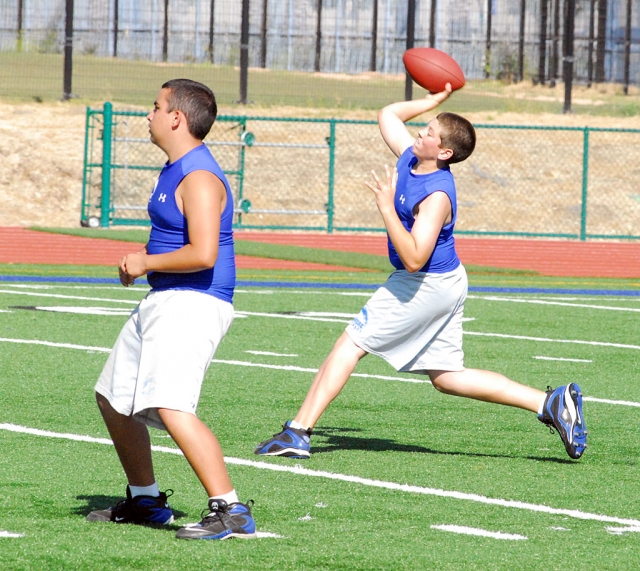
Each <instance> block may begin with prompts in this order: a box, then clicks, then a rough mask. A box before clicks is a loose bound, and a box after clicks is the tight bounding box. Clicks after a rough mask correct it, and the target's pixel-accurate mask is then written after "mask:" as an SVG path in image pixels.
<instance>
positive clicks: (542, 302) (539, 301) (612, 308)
mask: <svg viewBox="0 0 640 571" xmlns="http://www.w3.org/2000/svg"><path fill="white" fill-rule="evenodd" d="M467 297H469V298H471V299H483V300H486V301H510V302H512V303H537V304H540V305H562V306H565V307H586V308H588V309H608V310H609V311H637V312H640V308H638V307H615V306H611V305H593V304H590V303H565V302H562V301H548V300H542V299H522V298H517V297H514V298H511V297H498V296H493V295H488V296H483V295H469V296H467Z"/></svg>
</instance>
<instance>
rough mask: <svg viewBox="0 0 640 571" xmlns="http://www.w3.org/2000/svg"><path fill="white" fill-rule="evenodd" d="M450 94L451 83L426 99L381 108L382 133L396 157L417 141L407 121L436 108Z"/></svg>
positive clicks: (400, 102) (379, 114)
mask: <svg viewBox="0 0 640 571" xmlns="http://www.w3.org/2000/svg"><path fill="white" fill-rule="evenodd" d="M449 95H451V84H449V83H447V85H446V87H445V90H444V91H441V92H440V93H430V94H429V95H427V96H426V97H425V98H424V99H415V100H413V101H399V102H397V103H392V104H391V105H387V106H386V107H383V108H382V109H381V110H380V112H379V113H378V125H379V126H380V133H382V138H383V139H384V142H385V143H387V146H388V147H389V148H390V149H391V152H392V153H393V154H394V155H395V156H396V157H399V156H400V155H401V154H402V153H404V151H406V150H407V149H408V148H409V147H410V146H411V145H413V142H414V141H415V137H414V136H413V135H411V133H409V131H408V130H407V128H406V126H405V123H406V122H407V121H410V120H411V119H413V118H414V117H417V116H418V115H421V114H422V113H426V112H427V111H431V109H435V108H436V107H437V106H438V105H440V103H442V102H443V101H444V100H445V99H447V98H448V97H449Z"/></svg>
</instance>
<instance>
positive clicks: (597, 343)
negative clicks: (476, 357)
mask: <svg viewBox="0 0 640 571" xmlns="http://www.w3.org/2000/svg"><path fill="white" fill-rule="evenodd" d="M462 333H464V334H465V335H478V336H480V337H499V338H501V339H521V340H522V341H539V342H541V343H575V344H576V345H593V346H596V347H617V348H618V349H636V350H640V345H625V344H624V343H607V342H605V341H581V340H580V339H549V338H547V337H529V336H528V335H506V334H504V333H480V332H479V331H463V332H462Z"/></svg>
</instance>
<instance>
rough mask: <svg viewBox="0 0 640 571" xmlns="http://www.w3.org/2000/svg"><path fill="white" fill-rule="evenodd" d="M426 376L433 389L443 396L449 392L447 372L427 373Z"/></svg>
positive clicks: (448, 374)
mask: <svg viewBox="0 0 640 571" xmlns="http://www.w3.org/2000/svg"><path fill="white" fill-rule="evenodd" d="M428 374H429V379H431V384H432V385H433V388H434V389H436V390H437V391H439V392H441V393H445V394H448V393H449V392H450V385H451V383H450V378H449V377H450V373H448V372H447V371H428Z"/></svg>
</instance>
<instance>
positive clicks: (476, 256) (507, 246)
mask: <svg viewBox="0 0 640 571" xmlns="http://www.w3.org/2000/svg"><path fill="white" fill-rule="evenodd" d="M116 233H117V232H116V231H114V234H116ZM235 237H236V240H249V241H256V242H268V243H271V244H289V245H296V246H307V247H311V248H323V249H327V250H338V251H344V252H360V253H366V254H378V255H386V253H387V251H386V237H385V236H384V235H383V234H380V235H359V234H339V235H336V234H310V233H304V234H302V233H284V232H249V231H237V232H236V234H235ZM141 247H142V245H141V244H133V243H131V242H121V241H116V240H106V239H101V238H81V237H77V236H65V235H63V234H47V233H43V232H35V231H32V230H27V229H25V228H18V227H3V228H0V263H23V264H88V265H114V266H115V265H116V264H117V263H118V260H119V259H120V257H121V256H123V255H125V254H127V253H129V252H133V251H136V249H139V248H141ZM456 247H457V251H458V254H459V256H460V259H461V260H462V262H463V263H465V264H468V265H481V266H491V267H497V268H512V269H520V270H532V271H536V272H538V273H540V274H542V275H547V276H566V277H571V276H575V277H610V278H640V243H634V242H579V241H563V240H524V239H522V240H521V239H505V238H499V239H498V238H496V239H493V238H469V237H457V238H456ZM237 264H238V268H241V269H283V270H348V271H357V270H354V269H353V268H344V267H340V266H329V265H325V264H312V263H303V262H290V261H287V260H271V259H265V258H254V257H250V256H238V257H237Z"/></svg>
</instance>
